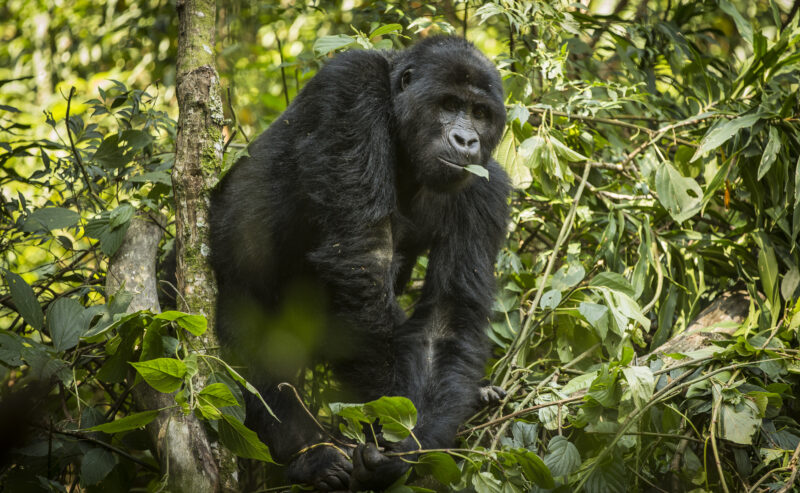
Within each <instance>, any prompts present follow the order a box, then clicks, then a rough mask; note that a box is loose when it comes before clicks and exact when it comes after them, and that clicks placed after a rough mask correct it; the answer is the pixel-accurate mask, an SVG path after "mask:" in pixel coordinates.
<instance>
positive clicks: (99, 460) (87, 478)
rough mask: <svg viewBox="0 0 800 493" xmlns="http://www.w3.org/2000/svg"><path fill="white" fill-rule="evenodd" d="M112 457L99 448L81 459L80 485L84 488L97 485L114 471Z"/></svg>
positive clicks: (109, 453) (114, 463) (106, 451)
mask: <svg viewBox="0 0 800 493" xmlns="http://www.w3.org/2000/svg"><path fill="white" fill-rule="evenodd" d="M115 465H117V462H116V461H115V460H114V455H113V454H112V453H111V452H109V451H108V450H106V449H104V448H100V447H96V448H93V449H91V450H89V451H88V452H86V454H84V456H83V459H81V483H82V484H83V485H85V486H89V485H93V484H97V483H99V482H100V481H102V480H103V479H104V478H105V477H106V476H108V473H110V472H111V470H112V469H114V466H115Z"/></svg>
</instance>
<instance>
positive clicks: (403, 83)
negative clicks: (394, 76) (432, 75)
mask: <svg viewBox="0 0 800 493" xmlns="http://www.w3.org/2000/svg"><path fill="white" fill-rule="evenodd" d="M413 73H414V70H413V69H410V68H407V69H406V70H405V71H404V72H403V76H402V77H400V90H401V91H405V90H406V87H408V85H409V84H411V74H413Z"/></svg>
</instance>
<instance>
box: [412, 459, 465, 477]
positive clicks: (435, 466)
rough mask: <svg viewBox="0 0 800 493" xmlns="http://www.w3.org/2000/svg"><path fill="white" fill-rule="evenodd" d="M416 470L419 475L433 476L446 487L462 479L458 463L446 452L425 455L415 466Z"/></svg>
mask: <svg viewBox="0 0 800 493" xmlns="http://www.w3.org/2000/svg"><path fill="white" fill-rule="evenodd" d="M414 470H415V471H416V472H417V474H419V475H426V476H428V475H432V476H433V477H434V478H436V480H437V481H439V482H440V483H442V484H444V485H447V484H454V483H457V482H458V481H459V480H460V479H461V471H460V470H459V469H458V466H457V465H456V461H454V460H453V458H452V457H450V455H448V454H445V453H444V452H430V453H427V454H425V455H423V456H422V457H420V458H419V462H418V463H417V464H416V465H414Z"/></svg>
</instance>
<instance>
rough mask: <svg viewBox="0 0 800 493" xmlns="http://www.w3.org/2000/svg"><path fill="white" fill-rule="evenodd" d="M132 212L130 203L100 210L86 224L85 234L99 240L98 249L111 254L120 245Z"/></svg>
mask: <svg viewBox="0 0 800 493" xmlns="http://www.w3.org/2000/svg"><path fill="white" fill-rule="evenodd" d="M134 212H135V210H134V209H133V207H132V206H131V205H130V204H121V205H120V206H118V207H117V208H116V209H114V210H113V211H104V212H101V213H100V214H99V215H97V216H95V217H94V218H92V219H90V220H89V222H88V223H87V224H86V229H85V231H86V235H87V236H90V237H92V238H96V239H98V240H100V249H101V250H102V251H103V253H105V254H106V255H108V256H111V255H113V254H114V253H115V252H116V251H117V249H118V248H119V247H120V245H122V240H123V239H124V238H125V233H126V232H127V231H128V227H129V226H130V219H131V218H132V217H133V214H134Z"/></svg>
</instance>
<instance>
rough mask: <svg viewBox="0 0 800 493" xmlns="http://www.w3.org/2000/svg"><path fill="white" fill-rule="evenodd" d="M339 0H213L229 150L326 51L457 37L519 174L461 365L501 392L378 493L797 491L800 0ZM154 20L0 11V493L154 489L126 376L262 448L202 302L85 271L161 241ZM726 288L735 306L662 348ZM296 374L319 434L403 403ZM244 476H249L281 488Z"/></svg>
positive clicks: (96, 7) (28, 6)
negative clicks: (496, 103) (487, 300)
mask: <svg viewBox="0 0 800 493" xmlns="http://www.w3.org/2000/svg"><path fill="white" fill-rule="evenodd" d="M345 3H346V4H347V5H345V6H341V5H337V2H325V1H317V2H283V3H271V2H264V3H258V2H252V3H250V2H240V3H233V4H232V5H222V2H220V5H219V17H218V25H219V26H218V30H219V31H218V42H217V46H216V47H215V48H216V53H217V54H218V59H217V63H218V69H219V71H220V74H221V77H222V83H223V88H224V89H225V90H226V99H225V101H224V106H225V108H224V109H225V116H226V118H227V120H226V146H225V151H226V152H225V164H226V166H229V165H231V164H232V163H233V162H234V161H235V159H236V157H237V156H238V155H240V154H241V153H242V152H244V149H245V147H246V144H247V142H248V139H250V138H252V137H253V136H254V135H256V134H257V133H258V132H259V131H261V130H263V129H264V128H265V127H266V126H267V125H268V124H269V123H270V122H271V121H272V120H273V119H274V118H275V117H276V116H277V115H278V114H279V113H280V112H281V111H282V110H283V109H284V108H285V106H286V104H287V102H288V101H290V100H291V99H292V98H293V97H294V96H295V95H296V94H297V91H298V90H299V89H300V88H302V86H303V84H304V82H306V81H307V80H308V79H309V78H310V77H312V76H313V74H314V73H315V72H316V70H317V69H318V68H319V67H320V66H321V64H322V63H324V61H325V59H327V58H328V57H330V56H334V54H335V53H336V52H339V51H342V50H349V49H388V48H392V47H394V48H402V47H404V46H408V45H410V44H412V43H413V42H414V41H415V40H417V39H419V38H420V37H423V36H427V35H431V34H436V33H447V34H454V35H463V34H464V33H465V32H466V35H467V37H468V38H469V39H470V40H471V41H473V42H474V43H475V44H476V45H477V46H478V47H479V48H480V49H482V50H483V51H484V52H485V53H486V54H487V55H488V56H489V57H490V58H491V59H492V60H493V61H494V62H495V63H496V65H497V67H498V69H499V70H500V72H501V74H502V76H503V80H504V84H505V87H504V89H505V94H506V98H507V101H506V103H507V110H508V125H507V128H506V131H505V134H504V138H503V140H502V142H501V143H500V145H499V147H498V149H497V150H496V153H495V158H496V159H497V160H498V161H499V162H500V163H501V164H502V165H503V166H504V167H505V169H506V170H507V171H508V173H509V175H510V176H511V178H512V181H513V183H514V186H515V192H514V195H513V197H512V199H511V203H512V209H513V212H512V218H511V223H510V226H509V236H508V240H507V242H506V243H505V246H504V248H503V250H502V252H501V254H500V256H499V258H498V263H497V277H498V292H497V295H496V301H495V305H494V313H495V316H494V318H493V320H492V322H491V325H490V327H489V329H488V330H489V336H490V338H491V340H492V341H493V359H492V360H491V361H490V364H489V365H488V366H487V368H486V376H487V379H488V380H490V381H491V382H492V383H494V384H496V385H501V386H502V387H503V388H505V389H506V390H507V392H508V397H507V398H506V399H505V400H504V402H503V403H502V405H501V406H498V407H495V408H491V409H487V410H484V411H482V412H481V413H479V414H478V415H476V416H474V417H473V418H472V419H471V421H470V422H469V423H467V424H466V425H465V426H464V428H463V429H462V432H461V433H460V434H459V443H458V445H457V446H456V447H454V448H452V449H446V450H437V451H430V452H429V453H427V454H424V455H422V456H420V457H419V459H418V463H417V464H415V466H414V470H415V471H416V476H417V478H419V477H428V478H433V479H429V480H428V481H420V480H419V479H414V478H411V479H408V478H403V479H402V481H401V482H400V483H398V484H396V485H395V486H394V487H393V491H397V492H399V491H403V492H407V491H408V490H409V489H412V490H415V491H419V492H424V491H429V490H430V489H436V490H440V491H449V490H454V491H463V490H467V491H472V490H474V491H477V492H480V493H483V492H501V491H502V492H504V493H506V492H507V493H512V492H522V491H565V492H566V491H588V492H605V491H614V492H617V491H697V492H704V491H726V492H727V491H748V492H750V491H753V492H762V491H782V492H786V491H798V490H800V486H798V484H799V483H797V480H798V469H799V468H800V465H799V464H798V462H799V461H800V424H798V418H797V417H798V416H800V404H798V402H797V395H796V394H795V393H796V392H800V385H798V384H800V336H799V335H798V332H799V331H800V296H799V295H800V248H798V236H799V235H800V49H799V48H798V44H799V43H800V13H798V12H797V2H795V3H794V4H793V5H792V4H791V3H788V4H784V3H781V2H777V1H775V0H769V1H763V0H759V1H757V2H750V1H739V0H705V1H699V2H698V1H685V0H663V1H647V0H639V1H633V2H629V1H625V0H621V1H619V2H613V1H611V2H583V3H579V2H569V1H563V0H548V1H532V2H519V1H512V0H498V1H493V2H474V1H467V2H464V1H460V2H449V1H443V2H433V3H422V2H396V3H392V2H390V3H387V2H373V1H369V0H364V1H363V2H355V1H353V2H345ZM587 4H588V6H587ZM174 8H175V6H174V2H161V1H156V0H149V1H143V2H137V3H135V4H133V3H132V4H130V5H129V4H127V3H124V2H118V1H115V0H107V1H105V2H88V1H82V0H79V1H76V2H72V4H71V6H70V7H65V8H60V9H52V8H49V7H48V2H38V3H37V2H33V3H31V2H26V1H23V0H10V1H9V2H6V3H5V4H4V5H3V6H0V17H2V18H3V19H6V20H5V21H3V23H2V24H0V35H1V36H2V41H3V42H2V43H0V61H2V63H0V166H2V173H0V187H1V188H0V195H1V197H0V231H2V236H1V237H0V273H1V274H2V279H3V282H2V284H0V381H2V384H3V385H2V390H0V436H3V441H4V442H5V443H6V444H9V445H8V447H6V449H5V450H2V451H0V488H3V489H4V490H5V491H39V490H44V491H62V492H66V491H70V492H71V491H78V490H85V491H130V490H133V489H136V490H138V491H142V490H147V491H157V490H159V488H160V487H161V486H162V485H163V476H164V474H168V472H167V471H162V470H159V468H158V461H156V460H155V459H154V457H153V455H152V452H151V447H150V444H149V443H148V437H147V435H146V434H145V433H144V432H143V430H142V427H143V426H145V425H146V424H147V423H148V422H150V421H151V420H152V419H154V418H155V416H156V415H157V414H158V412H159V410H158V409H140V408H138V407H137V406H136V403H135V402H134V399H133V398H132V394H131V386H132V385H134V384H137V383H139V384H142V385H145V384H147V385H150V386H152V387H153V388H155V389H156V390H158V391H160V392H164V393H174V396H175V400H174V406H177V407H178V408H180V409H182V410H183V411H184V412H186V413H194V414H195V415H196V416H198V417H199V418H200V419H201V420H202V421H203V422H204V423H205V425H206V431H207V432H208V433H209V435H210V436H212V437H213V438H214V439H215V440H219V441H220V443H222V445H223V446H225V447H227V448H228V449H230V450H231V451H233V452H235V453H236V454H237V455H239V456H240V457H245V458H250V459H254V460H256V461H260V462H265V463H269V462H270V456H269V450H268V448H267V447H266V446H265V445H264V444H262V443H261V442H259V441H258V439H257V438H256V436H255V434H254V433H253V432H252V431H250V430H248V429H247V428H246V427H245V426H244V425H243V424H242V423H243V421H244V419H243V418H244V410H243V408H242V407H241V403H242V392H249V391H253V390H254V389H253V388H252V386H250V385H249V384H248V383H247V382H246V381H245V380H244V379H243V378H242V377H241V374H240V371H239V370H240V369H237V368H233V367H231V366H229V365H228V364H227V363H225V362H224V361H223V360H221V359H219V358H217V357H215V356H212V355H210V354H208V353H206V352H205V351H203V348H202V347H201V343H200V339H199V338H198V337H197V336H200V335H202V334H203V333H204V331H205V330H207V322H206V320H205V319H204V318H203V317H202V316H199V315H197V314H186V313H181V312H178V311H172V310H166V311H164V312H162V313H152V312H149V311H137V312H132V313H131V312H129V311H128V305H129V303H130V294H128V293H125V292H122V293H118V294H116V295H115V296H111V294H112V293H106V292H105V289H104V286H105V275H106V270H107V268H108V262H109V259H110V258H112V257H113V255H114V253H115V252H116V251H117V249H118V248H119V247H120V244H121V242H122V241H123V239H124V236H125V233H126V231H127V229H128V227H129V225H130V222H131V220H132V218H134V217H135V215H136V214H137V213H139V214H140V215H143V216H142V217H150V218H154V219H157V220H158V221H159V223H160V224H166V226H164V230H165V235H164V238H165V239H164V240H163V244H162V247H161V252H162V255H161V256H162V257H166V255H167V253H168V252H169V251H170V250H171V249H172V247H173V245H172V243H173V242H172V239H171V238H172V237H173V236H174V234H175V231H174V223H173V219H174V204H173V200H172V182H171V169H172V165H173V161H174V140H175V132H176V124H175V120H176V118H177V114H176V111H177V110H176V104H175V101H174V98H175V53H176V40H177V25H176V21H175V16H174ZM163 219H166V221H163ZM160 260H163V258H162V259H160ZM424 268H425V260H424V258H423V259H422V260H421V261H420V263H419V265H418V267H417V269H416V270H415V276H414V279H413V280H412V284H411V294H410V295H409V296H406V297H405V298H404V302H405V303H407V306H409V307H410V306H412V305H413V300H414V293H415V291H414V290H415V289H417V290H418V289H419V284H420V282H421V280H422V276H423V274H424ZM164 288H165V291H166V292H167V293H173V294H174V291H171V288H170V286H168V285H166V284H165V286H164ZM729 295H732V296H737V297H738V298H736V299H738V300H741V301H740V303H739V305H740V306H738V307H737V309H738V310H739V311H740V312H741V314H742V316H741V317H738V318H735V317H734V318H728V319H725V320H724V321H722V322H719V323H716V324H709V325H706V326H703V327H700V329H701V330H703V331H706V332H710V333H711V335H709V336H708V338H707V339H705V344H703V345H700V346H692V347H687V346H681V345H675V344H672V345H670V344H669V343H670V341H675V340H676V336H680V335H681V334H683V333H685V332H686V330H687V329H688V328H690V325H691V324H692V322H693V321H694V320H696V319H697V317H698V315H700V314H701V312H702V311H703V309H704V308H706V307H708V306H709V305H711V304H712V302H714V300H718V299H722V298H724V297H725V296H729ZM693 328H694V327H693ZM665 344H666V345H665ZM201 367H202V368H203V369H208V373H209V374H210V375H211V377H210V378H209V379H207V380H205V381H202V382H200V381H198V379H197V378H196V375H197V374H198V371H199V368H201ZM304 377H306V378H303V379H302V381H301V383H300V385H299V387H298V390H300V391H301V393H302V394H303V395H304V397H305V398H306V401H307V404H308V406H309V409H311V410H312V411H313V412H315V413H316V414H317V415H318V416H319V420H320V422H321V423H322V424H324V425H325V426H328V427H329V429H332V430H338V431H340V432H341V433H343V434H344V435H345V436H347V437H350V438H352V439H353V440H357V441H358V440H360V441H363V440H364V433H363V428H362V426H363V423H370V422H372V421H374V420H375V419H376V418H378V419H380V420H381V423H382V425H383V433H384V436H386V437H387V438H388V439H390V440H391V439H395V440H401V439H404V438H406V437H407V436H409V434H411V433H413V427H414V424H415V422H416V410H415V409H414V408H413V405H412V404H411V403H410V402H409V401H407V400H405V399H403V398H397V397H387V398H383V399H381V400H379V401H374V402H372V403H337V402H332V401H331V399H329V398H328V397H327V396H328V389H330V388H331V387H334V386H335V382H332V381H331V378H330V376H329V374H328V372H327V371H326V369H325V368H324V367H318V368H314V369H311V370H310V371H309V372H308V374H307V375H304ZM142 381H144V383H141V382H142ZM250 466H251V469H253V470H255V471H256V472H255V473H253V474H250V475H249V476H250V477H249V478H248V481H250V483H248V484H250V485H251V487H252V490H253V491H255V490H257V489H258V490H261V491H263V490H265V489H268V488H273V489H275V490H280V489H284V488H288V487H285V486H284V485H283V483H282V482H281V480H280V478H281V475H280V474H281V471H280V468H279V467H278V466H276V465H271V464H270V465H268V466H264V467H256V466H255V465H254V464H250ZM406 481H408V484H405V482H406Z"/></svg>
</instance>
